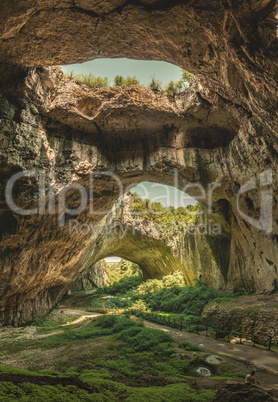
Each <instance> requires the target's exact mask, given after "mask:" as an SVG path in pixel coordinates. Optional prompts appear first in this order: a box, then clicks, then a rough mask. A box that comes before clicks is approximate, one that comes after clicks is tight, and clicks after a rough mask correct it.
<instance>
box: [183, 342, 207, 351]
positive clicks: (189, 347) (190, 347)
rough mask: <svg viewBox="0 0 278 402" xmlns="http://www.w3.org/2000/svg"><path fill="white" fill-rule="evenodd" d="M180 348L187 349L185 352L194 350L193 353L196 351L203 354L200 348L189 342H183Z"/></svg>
mask: <svg viewBox="0 0 278 402" xmlns="http://www.w3.org/2000/svg"><path fill="white" fill-rule="evenodd" d="M179 347H180V348H182V349H185V350H193V351H196V352H202V349H201V348H199V346H197V345H193V344H192V343H190V342H187V341H182V342H181V343H180V344H179Z"/></svg>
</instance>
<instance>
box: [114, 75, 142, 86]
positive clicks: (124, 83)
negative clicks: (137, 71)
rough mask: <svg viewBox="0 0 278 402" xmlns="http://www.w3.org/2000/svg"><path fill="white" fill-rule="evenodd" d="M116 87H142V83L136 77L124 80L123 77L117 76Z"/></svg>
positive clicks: (115, 79)
mask: <svg viewBox="0 0 278 402" xmlns="http://www.w3.org/2000/svg"><path fill="white" fill-rule="evenodd" d="M114 85H115V87H122V86H132V85H140V81H139V80H138V79H137V78H136V77H130V76H127V77H126V78H124V77H123V76H122V75H116V77H115V78H114Z"/></svg>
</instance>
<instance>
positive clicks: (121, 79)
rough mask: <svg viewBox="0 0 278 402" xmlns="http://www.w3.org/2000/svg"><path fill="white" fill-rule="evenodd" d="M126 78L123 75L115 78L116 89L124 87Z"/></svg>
mask: <svg viewBox="0 0 278 402" xmlns="http://www.w3.org/2000/svg"><path fill="white" fill-rule="evenodd" d="M124 81H125V79H124V77H123V76H122V75H116V77H115V78H114V85H115V87H122V86H123V85H125V84H124Z"/></svg>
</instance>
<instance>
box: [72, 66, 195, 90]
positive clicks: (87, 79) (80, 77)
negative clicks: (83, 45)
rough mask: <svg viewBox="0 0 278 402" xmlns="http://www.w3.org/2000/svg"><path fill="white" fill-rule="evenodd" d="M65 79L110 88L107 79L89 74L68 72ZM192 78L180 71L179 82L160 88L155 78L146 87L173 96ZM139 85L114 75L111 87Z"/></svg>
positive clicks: (171, 82)
mask: <svg viewBox="0 0 278 402" xmlns="http://www.w3.org/2000/svg"><path fill="white" fill-rule="evenodd" d="M65 75H66V77H68V78H71V79H74V80H75V81H76V82H79V83H81V84H84V85H87V86H89V87H90V88H93V89H96V88H103V87H108V86H110V83H109V80H108V78H107V77H97V76H95V75H94V74H93V73H89V74H76V75H75V74H74V70H70V71H69V72H68V73H66V74H65ZM193 80H194V76H193V74H191V73H189V72H188V71H186V70H181V78H180V80H179V81H175V82H174V81H170V82H169V84H167V85H166V87H165V88H163V87H162V84H161V81H159V80H156V79H155V77H152V80H151V82H150V83H149V85H148V87H149V88H150V89H151V90H152V91H154V92H156V93H158V92H161V93H163V92H165V93H167V94H168V95H171V96H175V95H177V94H178V93H180V92H183V91H185V90H186V89H187V88H188V87H189V86H190V85H191V83H192V82H193ZM134 85H141V84H140V81H139V80H138V79H137V78H136V77H130V76H127V77H123V76H122V75H116V76H115V78H114V80H113V86H115V87H122V86H128V87H129V86H134Z"/></svg>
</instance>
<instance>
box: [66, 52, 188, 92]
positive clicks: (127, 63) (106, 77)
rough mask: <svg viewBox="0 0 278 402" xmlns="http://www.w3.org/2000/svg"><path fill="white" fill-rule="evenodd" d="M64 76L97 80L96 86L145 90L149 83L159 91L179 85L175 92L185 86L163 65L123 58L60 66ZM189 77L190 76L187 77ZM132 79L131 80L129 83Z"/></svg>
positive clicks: (177, 73)
mask: <svg viewBox="0 0 278 402" xmlns="http://www.w3.org/2000/svg"><path fill="white" fill-rule="evenodd" d="M61 69H62V71H63V73H64V74H66V75H68V76H71V77H77V78H78V79H82V76H83V77H88V76H89V75H91V77H95V78H97V82H98V83H101V84H102V85H103V86H113V85H116V86H120V85H121V84H122V85H124V84H125V83H128V85H132V84H134V85H136V84H137V85H143V86H149V85H150V84H151V82H152V79H154V80H155V82H157V83H159V84H160V86H161V89H166V88H167V86H168V85H169V83H170V82H171V81H172V82H174V83H180V87H179V88H177V90H179V91H182V90H183V89H185V88H186V87H187V86H188V85H189V82H187V81H185V82H183V85H181V80H182V77H183V74H182V72H183V71H184V70H181V69H180V68H179V67H177V66H175V65H173V64H170V63H166V62H163V61H145V60H132V59H126V58H120V59H108V58H105V59H95V60H92V61H88V62H85V63H81V64H71V65H65V66H61ZM189 76H191V75H189ZM115 77H123V79H124V81H122V83H121V81H119V80H118V81H115ZM128 78H129V80H127V79H128ZM132 79H133V80H132Z"/></svg>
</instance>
